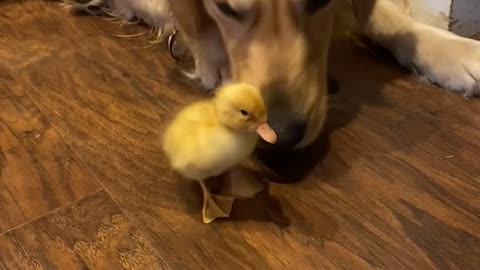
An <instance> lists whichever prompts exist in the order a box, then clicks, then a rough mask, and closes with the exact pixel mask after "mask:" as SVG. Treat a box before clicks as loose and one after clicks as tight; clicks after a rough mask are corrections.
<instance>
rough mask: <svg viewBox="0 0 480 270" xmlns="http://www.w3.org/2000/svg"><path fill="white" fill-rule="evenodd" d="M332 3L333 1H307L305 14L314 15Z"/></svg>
mask: <svg viewBox="0 0 480 270" xmlns="http://www.w3.org/2000/svg"><path fill="white" fill-rule="evenodd" d="M330 2H331V0H307V2H306V3H305V12H306V13H308V14H313V13H315V12H316V11H317V10H319V9H320V8H322V7H324V6H326V5H327V4H328V3H330Z"/></svg>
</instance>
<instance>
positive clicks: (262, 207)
mask: <svg viewBox="0 0 480 270" xmlns="http://www.w3.org/2000/svg"><path fill="white" fill-rule="evenodd" d="M210 181H213V182H215V181H217V180H214V179H210ZM175 182H176V183H177V194H180V195H181V197H182V199H181V201H182V202H183V203H184V204H183V207H184V209H183V210H184V211H186V212H187V213H188V214H190V215H192V216H195V218H196V219H201V218H202V217H201V212H202V202H203V193H202V189H201V187H200V185H199V184H198V183H197V182H195V181H175ZM252 220H255V221H258V222H268V223H273V224H275V225H277V226H278V227H281V228H283V227H288V226H289V225H290V220H289V219H288V218H287V217H286V216H285V214H284V212H283V210H282V207H281V204H280V202H279V200H278V199H276V198H274V197H273V196H271V195H270V194H269V189H268V186H267V188H265V189H264V190H263V191H262V192H260V193H259V194H257V195H256V196H255V197H253V198H249V199H236V200H235V202H234V204H233V208H232V212H231V215H230V217H229V218H226V219H217V220H215V221H214V222H232V221H233V222H242V221H252Z"/></svg>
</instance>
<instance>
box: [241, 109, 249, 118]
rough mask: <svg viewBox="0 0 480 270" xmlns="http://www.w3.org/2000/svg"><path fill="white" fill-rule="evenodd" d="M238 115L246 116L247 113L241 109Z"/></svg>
mask: <svg viewBox="0 0 480 270" xmlns="http://www.w3.org/2000/svg"><path fill="white" fill-rule="evenodd" d="M240 113H241V114H242V115H243V116H248V112H247V111H245V110H244V109H241V110H240Z"/></svg>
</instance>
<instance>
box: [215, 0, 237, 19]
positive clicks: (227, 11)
mask: <svg viewBox="0 0 480 270" xmlns="http://www.w3.org/2000/svg"><path fill="white" fill-rule="evenodd" d="M217 7H218V9H219V10H220V11H221V12H222V13H223V14H224V15H226V16H228V17H231V18H234V19H236V20H241V19H242V18H243V17H242V14H240V13H238V12H237V11H235V10H234V9H233V8H232V7H231V6H230V5H229V4H228V3H226V2H220V3H218V4H217Z"/></svg>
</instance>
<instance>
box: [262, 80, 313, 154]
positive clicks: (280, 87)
mask: <svg viewBox="0 0 480 270" xmlns="http://www.w3.org/2000/svg"><path fill="white" fill-rule="evenodd" d="M285 85H286V83H284V82H282V81H278V82H273V83H271V84H269V85H265V86H264V87H262V88H263V89H264V90H263V91H262V95H263V98H264V100H265V105H266V106H267V112H268V124H269V125H270V126H271V127H272V129H273V130H274V131H275V132H276V133H277V142H276V143H275V144H269V143H268V142H261V144H260V145H259V146H260V147H261V148H264V149H266V150H289V149H292V148H293V147H294V146H296V145H297V144H298V143H299V142H300V141H302V139H303V137H304V135H305V128H306V120H305V115H304V114H303V113H299V111H302V109H301V108H298V107H299V105H298V103H297V100H296V99H295V96H292V94H291V93H294V92H295V91H287V88H285Z"/></svg>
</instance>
